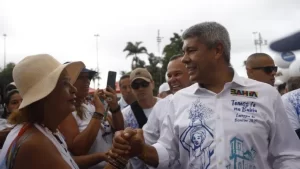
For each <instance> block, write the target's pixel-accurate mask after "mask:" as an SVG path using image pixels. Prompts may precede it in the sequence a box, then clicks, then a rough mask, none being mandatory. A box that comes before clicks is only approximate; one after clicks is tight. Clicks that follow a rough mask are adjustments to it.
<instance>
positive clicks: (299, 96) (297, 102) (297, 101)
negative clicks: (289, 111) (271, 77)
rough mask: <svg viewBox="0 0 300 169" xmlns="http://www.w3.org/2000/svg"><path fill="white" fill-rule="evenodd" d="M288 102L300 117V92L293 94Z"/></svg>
mask: <svg viewBox="0 0 300 169" xmlns="http://www.w3.org/2000/svg"><path fill="white" fill-rule="evenodd" d="M288 101H289V102H290V103H292V105H293V107H294V108H295V110H296V113H297V115H298V116H300V92H298V91H297V92H292V93H290V94H289V97H288Z"/></svg>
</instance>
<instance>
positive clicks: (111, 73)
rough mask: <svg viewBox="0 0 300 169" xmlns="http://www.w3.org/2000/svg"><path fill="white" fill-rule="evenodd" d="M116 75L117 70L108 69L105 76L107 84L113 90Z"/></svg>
mask: <svg viewBox="0 0 300 169" xmlns="http://www.w3.org/2000/svg"><path fill="white" fill-rule="evenodd" d="M116 77H117V72H114V71H109V72H108V76H107V86H110V87H111V88H113V89H114V90H116Z"/></svg>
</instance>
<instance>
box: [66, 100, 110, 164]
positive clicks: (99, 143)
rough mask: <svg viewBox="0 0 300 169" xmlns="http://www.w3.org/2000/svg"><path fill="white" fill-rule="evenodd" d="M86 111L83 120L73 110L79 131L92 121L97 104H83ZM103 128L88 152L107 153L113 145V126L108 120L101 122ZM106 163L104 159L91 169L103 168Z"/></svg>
mask: <svg viewBox="0 0 300 169" xmlns="http://www.w3.org/2000/svg"><path fill="white" fill-rule="evenodd" d="M82 106H83V107H84V109H83V110H84V111H85V118H84V119H83V120H81V119H80V118H79V117H78V116H77V112H76V111H75V112H73V113H72V114H73V116H74V118H75V119H76V121H77V125H78V127H79V131H80V132H82V131H83V130H84V129H85V128H86V127H87V126H88V125H89V123H90V121H91V119H92V117H93V113H94V112H95V106H94V105H92V104H90V103H88V104H83V105H82ZM101 126H102V129H99V131H98V134H97V137H96V139H95V141H94V143H93V145H92V146H91V149H90V150H89V152H88V154H93V153H105V152H107V151H108V150H109V149H110V148H111V146H112V141H113V132H112V130H111V126H110V125H109V123H108V122H107V121H105V122H102V123H101ZM105 165H106V162H105V161H102V162H101V163H98V164H97V165H94V166H93V167H90V168H89V169H103V168H104V167H105Z"/></svg>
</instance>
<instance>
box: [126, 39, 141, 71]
mask: <svg viewBox="0 0 300 169" xmlns="http://www.w3.org/2000/svg"><path fill="white" fill-rule="evenodd" d="M141 44H142V42H135V44H134V43H132V42H127V46H126V47H125V49H124V50H123V52H126V51H128V54H127V56H126V58H128V57H130V56H133V59H132V63H131V69H132V70H134V69H135V68H137V67H145V62H144V61H143V60H141V59H140V58H139V57H138V54H142V53H147V49H146V48H145V47H144V46H140V45H141Z"/></svg>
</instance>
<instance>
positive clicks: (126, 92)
mask: <svg viewBox="0 0 300 169" xmlns="http://www.w3.org/2000/svg"><path fill="white" fill-rule="evenodd" d="M130 84H131V83H130V76H129V75H123V76H122V77H121V78H120V81H119V86H120V92H121V94H122V97H121V99H120V100H119V102H118V103H119V105H120V109H121V110H123V109H124V108H126V107H127V106H128V105H130V104H131V103H133V102H134V101H135V97H134V95H133V93H132V89H131V86H130Z"/></svg>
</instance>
